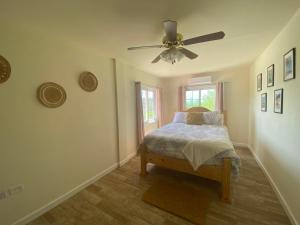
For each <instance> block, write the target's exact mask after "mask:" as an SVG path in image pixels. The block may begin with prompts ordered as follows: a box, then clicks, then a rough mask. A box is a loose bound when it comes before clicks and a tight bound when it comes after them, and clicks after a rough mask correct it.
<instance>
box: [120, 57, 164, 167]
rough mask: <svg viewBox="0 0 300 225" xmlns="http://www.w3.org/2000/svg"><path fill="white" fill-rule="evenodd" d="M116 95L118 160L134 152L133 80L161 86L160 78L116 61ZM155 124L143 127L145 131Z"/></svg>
mask: <svg viewBox="0 0 300 225" xmlns="http://www.w3.org/2000/svg"><path fill="white" fill-rule="evenodd" d="M116 75H117V79H116V80H117V96H118V126H119V146H120V148H119V149H120V161H123V160H126V157H127V156H131V155H133V154H135V153H136V149H137V135H136V129H137V124H136V98H135V82H136V81H141V83H142V84H145V85H149V86H153V87H161V80H160V79H159V78H158V77H155V76H153V75H151V74H149V73H146V72H143V71H140V70H138V69H135V68H134V67H132V66H129V65H127V64H124V63H122V62H120V61H118V60H117V61H116ZM156 127H157V126H155V125H154V126H151V127H145V129H146V131H147V130H149V129H155V128H156Z"/></svg>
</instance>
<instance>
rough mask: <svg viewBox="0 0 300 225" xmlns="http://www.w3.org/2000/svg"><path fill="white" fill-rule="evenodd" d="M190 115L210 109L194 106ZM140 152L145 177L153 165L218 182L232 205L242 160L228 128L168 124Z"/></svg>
mask: <svg viewBox="0 0 300 225" xmlns="http://www.w3.org/2000/svg"><path fill="white" fill-rule="evenodd" d="M186 112H209V110H208V109H206V108H203V107H193V108H191V109H189V110H187V111H186ZM191 140H192V141H191ZM216 145H217V146H216ZM212 146H214V147H212ZM169 149H171V150H172V151H171V150H169ZM199 149H200V150H201V153H200V151H199ZM225 149H226V150H225ZM215 150H216V151H215ZM214 151H215V152H214ZM139 152H140V155H141V175H142V176H146V175H147V163H152V164H155V165H157V166H160V167H165V168H168V169H172V170H176V171H180V172H185V173H189V174H192V175H196V176H199V177H203V178H207V179H210V180H214V181H217V182H219V183H220V184H221V192H220V197H221V200H222V201H223V202H226V203H230V202H231V199H230V179H231V173H232V172H234V173H235V174H237V173H238V168H239V157H238V155H237V154H236V153H235V151H234V148H233V146H232V143H231V141H230V139H229V136H228V132H227V128H226V127H216V126H210V125H187V124H168V125H166V126H164V127H162V128H159V129H157V130H155V131H154V132H152V133H150V134H149V135H147V136H146V137H145V138H144V141H143V143H142V144H141V145H140V146H139ZM210 154H213V155H214V157H211V156H210ZM210 157H211V158H210Z"/></svg>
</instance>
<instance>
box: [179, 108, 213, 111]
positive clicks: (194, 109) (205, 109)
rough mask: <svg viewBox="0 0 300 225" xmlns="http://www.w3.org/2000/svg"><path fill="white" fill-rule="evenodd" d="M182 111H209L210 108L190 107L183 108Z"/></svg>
mask: <svg viewBox="0 0 300 225" xmlns="http://www.w3.org/2000/svg"><path fill="white" fill-rule="evenodd" d="M184 112H210V110H209V109H207V108H204V107H192V108H189V109H187V110H185V111H184Z"/></svg>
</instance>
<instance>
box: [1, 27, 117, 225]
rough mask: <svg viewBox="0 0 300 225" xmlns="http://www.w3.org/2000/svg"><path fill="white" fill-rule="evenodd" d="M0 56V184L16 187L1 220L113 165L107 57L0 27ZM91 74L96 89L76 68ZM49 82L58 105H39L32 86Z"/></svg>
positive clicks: (111, 78)
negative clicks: (3, 76)
mask: <svg viewBox="0 0 300 225" xmlns="http://www.w3.org/2000/svg"><path fill="white" fill-rule="evenodd" d="M1 29H2V32H1V42H0V49H1V50H0V51H1V52H0V54H1V55H3V56H5V57H6V58H7V59H8V60H9V62H10V63H11V67H12V74H11V78H10V79H9V80H8V81H7V82H6V83H3V84H0V102H1V110H0V124H1V129H0V139H1V141H0V151H1V154H0V155H1V157H0V182H1V183H0V188H1V190H5V189H7V188H9V187H11V186H15V185H18V184H23V185H24V191H23V192H21V193H19V194H17V195H15V196H11V197H10V198H8V199H5V200H2V201H0V214H1V216H0V224H1V225H2V224H3V225H9V224H12V223H13V222H15V221H16V220H17V219H20V218H21V217H23V216H25V215H27V214H29V213H31V212H32V211H33V210H36V209H38V208H40V207H41V206H43V205H45V204H48V203H49V202H50V201H52V200H54V199H56V198H57V197H59V196H61V195H62V194H65V193H66V192H68V191H70V190H71V189H72V188H74V187H76V186H77V185H79V184H81V183H82V182H84V181H86V180H88V179H90V178H91V177H93V176H95V175H97V174H98V173H100V172H102V171H103V170H105V169H107V168H109V167H110V166H112V165H114V164H115V163H116V158H117V145H116V140H117V135H116V134H117V131H116V115H115V113H114V112H115V110H116V107H115V84H114V74H113V61H112V60H111V59H109V58H103V57H101V56H99V55H98V54H95V53H93V52H91V51H85V50H83V49H79V48H77V47H75V46H71V45H68V44H67V43H61V42H59V41H56V40H55V39H51V38H50V37H49V38H48V37H47V38H46V37H44V36H39V35H37V34H32V33H30V32H27V31H25V30H22V29H21V28H18V29H17V30H18V31H16V30H13V29H12V28H8V27H4V26H1ZM85 70H89V71H91V72H93V73H94V74H95V75H96V76H97V77H98V79H99V87H98V89H97V90H96V91H94V92H92V93H88V92H85V91H83V90H82V89H81V88H80V87H79V85H78V75H79V73H80V72H82V71H85ZM46 81H52V82H57V83H58V84H60V85H62V86H63V87H64V88H65V90H66V93H67V100H66V102H65V104H64V105H62V106H61V107H59V108H56V109H49V108H46V107H44V106H42V105H41V104H40V103H39V102H38V100H37V98H36V90H37V87H38V86H39V85H40V84H41V83H43V82H46Z"/></svg>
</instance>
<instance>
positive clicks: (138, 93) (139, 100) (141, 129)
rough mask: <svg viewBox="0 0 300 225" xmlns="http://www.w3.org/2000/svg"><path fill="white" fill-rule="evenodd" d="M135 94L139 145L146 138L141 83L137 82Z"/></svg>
mask: <svg viewBox="0 0 300 225" xmlns="http://www.w3.org/2000/svg"><path fill="white" fill-rule="evenodd" d="M135 93H136V119H137V141H138V144H141V143H142V141H143V139H144V136H145V131H144V114H143V101H142V85H141V82H135Z"/></svg>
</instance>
